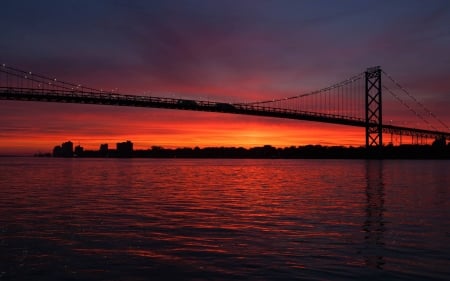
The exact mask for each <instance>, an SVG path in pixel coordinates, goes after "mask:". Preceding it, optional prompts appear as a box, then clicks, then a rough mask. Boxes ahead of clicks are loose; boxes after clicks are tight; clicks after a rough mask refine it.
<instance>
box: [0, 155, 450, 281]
mask: <svg viewBox="0 0 450 281" xmlns="http://www.w3.org/2000/svg"><path fill="white" fill-rule="evenodd" d="M449 164H450V162H449V161H365V160H186V159H183V160H180V159H52V158H50V159H41V158H0V280H352V279H353V280H361V279H365V280H380V279H382V280H405V279H408V280H445V279H448V278H449V277H450V220H449V218H450V204H449V198H450V197H449V192H450V165H449Z"/></svg>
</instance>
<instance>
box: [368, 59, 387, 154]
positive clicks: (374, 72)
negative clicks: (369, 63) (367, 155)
mask: <svg viewBox="0 0 450 281" xmlns="http://www.w3.org/2000/svg"><path fill="white" fill-rule="evenodd" d="M365 74H366V81H365V90H366V148H375V147H377V148H381V147H382V146H383V126H382V124H383V122H382V121H383V120H382V103H381V69H380V67H379V66H377V67H371V68H368V69H367V70H366V72H365Z"/></svg>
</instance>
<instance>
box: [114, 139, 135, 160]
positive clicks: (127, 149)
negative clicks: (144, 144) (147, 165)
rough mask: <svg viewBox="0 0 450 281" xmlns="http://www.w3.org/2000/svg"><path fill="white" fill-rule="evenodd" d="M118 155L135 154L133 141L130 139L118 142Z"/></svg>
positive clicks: (127, 155)
mask: <svg viewBox="0 0 450 281" xmlns="http://www.w3.org/2000/svg"><path fill="white" fill-rule="evenodd" d="M116 150H117V156H118V157H131V156H133V143H132V142H131V141H129V140H127V141H126V142H118V143H117V144H116Z"/></svg>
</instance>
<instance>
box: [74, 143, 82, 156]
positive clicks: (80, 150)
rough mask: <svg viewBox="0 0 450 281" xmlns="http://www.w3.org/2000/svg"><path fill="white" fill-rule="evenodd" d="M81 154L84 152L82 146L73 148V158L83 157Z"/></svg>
mask: <svg viewBox="0 0 450 281" xmlns="http://www.w3.org/2000/svg"><path fill="white" fill-rule="evenodd" d="M83 152H84V148H83V147H82V146H80V145H77V146H75V151H74V154H75V156H78V157H80V156H83Z"/></svg>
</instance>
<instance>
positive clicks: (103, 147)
mask: <svg viewBox="0 0 450 281" xmlns="http://www.w3.org/2000/svg"><path fill="white" fill-rule="evenodd" d="M98 152H99V155H100V156H102V157H106V156H108V144H107V143H103V144H101V145H100V149H99V150H98Z"/></svg>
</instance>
